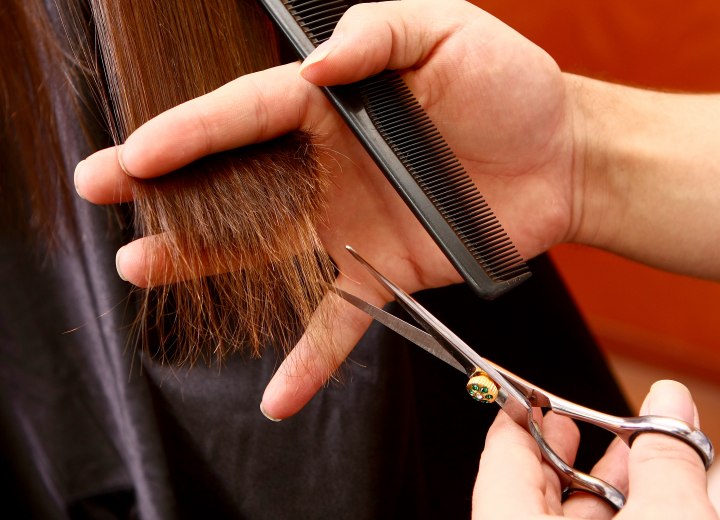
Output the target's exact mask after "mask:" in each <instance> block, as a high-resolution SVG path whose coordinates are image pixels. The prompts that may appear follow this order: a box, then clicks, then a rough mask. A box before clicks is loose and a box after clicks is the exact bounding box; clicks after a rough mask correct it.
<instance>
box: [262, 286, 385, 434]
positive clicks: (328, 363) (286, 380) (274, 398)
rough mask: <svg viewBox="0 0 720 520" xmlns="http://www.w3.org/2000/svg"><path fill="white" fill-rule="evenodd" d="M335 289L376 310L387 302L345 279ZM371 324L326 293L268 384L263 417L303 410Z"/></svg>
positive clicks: (356, 310) (285, 416) (366, 318)
mask: <svg viewBox="0 0 720 520" xmlns="http://www.w3.org/2000/svg"><path fill="white" fill-rule="evenodd" d="M335 285H336V286H337V287H338V288H340V289H343V290H346V291H349V292H352V293H353V294H355V295H356V296H358V297H359V298H362V299H363V300H365V301H367V302H369V303H373V304H375V305H378V306H381V305H383V304H384V303H385V301H386V300H385V299H384V297H383V296H382V295H381V294H380V293H379V292H377V291H376V290H374V289H372V286H371V285H367V284H363V285H359V284H357V283H355V282H353V281H352V280H351V279H350V278H348V277H347V276H344V275H341V276H339V277H338V279H337V280H336V282H335ZM371 321H372V319H371V318H370V317H369V316H368V315H367V314H365V313H364V312H362V311H360V310H359V309H357V308H355V307H354V306H352V305H350V304H349V303H347V302H345V301H344V300H342V299H340V298H339V297H338V296H336V295H334V294H332V293H328V294H327V295H326V297H325V299H324V300H323V302H322V303H321V304H320V306H319V307H318V309H317V311H316V312H315V313H314V315H313V317H312V319H311V320H310V325H309V326H308V329H307V331H306V332H305V334H303V337H302V338H301V339H300V341H299V342H298V344H297V345H296V346H295V348H293V350H292V351H291V352H290V354H288V356H287V358H285V360H284V361H283V362H282V364H281V365H280V367H279V368H278V371H277V372H276V373H275V375H274V376H273V377H272V379H271V380H270V383H268V386H267V388H266V389H265V393H264V394H263V397H262V402H261V403H260V409H261V410H262V412H263V414H265V416H266V417H268V418H269V419H271V420H281V419H285V418H287V417H290V416H291V415H294V414H295V413H297V412H298V411H299V410H300V409H302V407H303V406H305V405H306V404H307V403H308V402H309V401H310V399H312V397H313V396H314V395H315V394H316V393H317V392H318V390H320V388H321V387H322V386H323V385H324V384H325V383H326V381H328V380H329V379H330V377H331V376H332V374H333V373H334V372H335V370H337V368H338V367H339V366H340V364H341V363H342V362H343V360H344V359H345V358H346V357H347V356H348V354H349V353H350V351H352V349H353V348H354V347H355V345H356V344H357V342H358V341H359V340H360V338H361V337H362V336H363V334H364V333H365V331H366V330H367V328H368V327H369V326H370V323H371Z"/></svg>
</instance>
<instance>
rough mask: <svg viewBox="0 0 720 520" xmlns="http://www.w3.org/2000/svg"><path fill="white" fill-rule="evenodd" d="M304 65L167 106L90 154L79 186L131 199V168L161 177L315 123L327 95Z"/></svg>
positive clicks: (101, 198)
mask: <svg viewBox="0 0 720 520" xmlns="http://www.w3.org/2000/svg"><path fill="white" fill-rule="evenodd" d="M297 69H298V64H296V63H294V64H288V65H283V66H280V67H275V68H272V69H268V70H265V71H262V72H257V73H254V74H248V75H245V76H242V77H241V78H238V79H236V80H235V81H232V82H230V83H228V84H227V85H224V86H222V87H220V88H219V89H217V90H215V91H213V92H210V93H209V94H206V95H204V96H201V97H199V98H195V99H192V100H190V101H187V102H186V103H183V104H181V105H178V106H176V107H174V108H171V109H170V110H167V111H166V112H163V113H162V114H160V115H158V116H157V117H155V118H153V119H151V120H150V121H148V122H147V123H145V124H144V125H142V126H141V127H140V128H138V129H137V130H136V131H135V132H133V133H132V134H131V135H130V137H128V139H127V140H126V142H125V144H124V145H123V146H121V147H118V148H113V149H108V150H102V151H101V152H98V153H96V154H93V155H92V156H91V157H89V158H88V159H86V161H85V164H83V166H82V167H81V169H80V172H81V174H80V176H79V178H78V190H79V192H80V193H81V194H82V196H83V197H85V198H86V199H88V200H90V201H91V202H96V201H97V202H108V201H109V202H118V201H120V199H124V200H127V197H128V193H129V191H127V189H126V188H125V187H126V186H127V180H126V179H123V177H124V176H125V175H126V174H130V175H132V176H134V177H140V178H148V177H156V176H159V175H162V174H165V173H168V172H170V171H173V170H176V169H177V168H180V167H181V166H185V165H186V164H188V163H190V162H192V161H194V160H197V159H199V158H201V157H203V156H205V155H208V154H211V153H215V152H220V151H223V150H229V149H232V148H236V147H239V146H243V145H247V144H251V143H255V142H260V141H266V140H268V139H272V138H275V137H278V136H280V135H284V134H286V133H288V132H291V131H293V130H297V129H299V128H301V127H305V125H307V126H314V124H315V123H318V122H319V121H321V120H322V119H323V118H325V117H326V115H327V113H328V105H327V101H326V100H325V98H324V96H323V95H322V93H321V92H320V91H319V90H318V89H316V88H315V87H313V86H312V85H310V84H308V83H307V82H306V81H304V80H303V79H302V78H300V77H299V76H298V74H297ZM111 150H112V151H111ZM116 152H117V153H116ZM121 165H122V167H121Z"/></svg>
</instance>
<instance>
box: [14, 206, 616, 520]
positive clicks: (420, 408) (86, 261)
mask: <svg viewBox="0 0 720 520" xmlns="http://www.w3.org/2000/svg"><path fill="white" fill-rule="evenodd" d="M78 208H79V214H80V216H81V218H82V221H83V223H84V225H85V227H86V231H87V233H86V234H85V235H84V240H82V241H81V243H80V244H77V247H75V248H73V249H72V250H71V251H67V252H66V253H64V254H62V255H60V256H59V257H56V259H55V260H54V262H52V263H50V264H48V263H42V262H40V261H39V260H37V258H36V257H35V256H33V255H32V254H31V253H28V252H23V251H22V248H21V247H19V246H18V244H11V243H7V241H4V242H3V244H2V249H3V250H2V254H1V255H0V258H1V259H2V260H1V261H2V264H0V266H1V267H0V273H1V274H2V287H3V298H2V300H1V301H2V303H1V305H2V307H1V309H0V310H1V312H0V316H1V317H2V318H1V319H2V327H1V328H0V334H1V336H0V349H1V350H0V352H1V355H2V365H1V368H0V377H1V384H2V389H1V390H0V402H1V404H2V407H0V413H1V415H0V421H1V424H0V431H1V432H2V441H3V444H2V454H3V460H4V462H5V464H4V465H3V468H4V471H3V473H4V474H3V477H5V478H6V479H8V482H7V483H6V484H5V485H3V495H6V496H3V500H4V502H5V503H6V504H13V505H14V507H17V508H18V509H17V511H24V513H23V514H21V515H19V516H18V517H38V518H135V517H141V518H197V517H207V518H288V517H291V516H292V517H295V518H328V517H341V518H358V519H361V518H394V517H398V516H400V515H403V516H407V517H413V518H432V517H438V516H439V517H442V518H467V516H468V514H469V507H470V497H471V490H472V485H473V482H474V476H475V473H476V469H477V462H478V458H479V454H480V451H481V449H482V443H483V441H482V439H483V434H484V431H485V430H486V428H487V426H488V424H489V422H490V421H491V420H492V418H493V417H494V415H495V413H496V407H493V406H482V405H480V404H478V403H476V402H475V401H473V400H471V399H470V398H469V397H468V396H467V395H466V394H465V391H464V383H465V380H464V378H463V376H462V375H461V374H459V373H457V372H455V371H454V370H453V369H451V368H450V367H446V366H445V365H444V364H442V363H439V362H437V361H436V360H435V359H434V358H432V357H431V356H429V355H428V354H426V353H424V352H422V351H420V350H419V349H416V348H415V347H412V346H409V345H407V344H406V342H405V341H404V340H402V339H400V338H398V337H397V336H395V335H394V334H393V333H391V332H387V331H385V330H383V329H382V328H381V327H379V326H373V327H372V328H371V329H370V331H369V332H368V334H367V335H366V337H365V338H364V339H363V341H362V342H361V344H360V345H359V346H358V347H357V348H356V349H355V351H354V352H353V353H352V355H351V358H350V360H349V361H348V363H347V364H346V366H345V367H344V369H343V371H342V381H341V382H340V383H333V384H331V385H330V386H329V387H328V388H326V389H324V390H323V391H321V392H320V393H319V394H318V396H317V397H316V398H315V399H314V400H313V401H312V402H311V403H310V405H309V406H308V407H307V408H306V409H305V410H303V411H302V412H301V413H300V414H299V415H298V416H297V417H294V418H292V419H289V420H286V421H284V422H281V423H277V424H276V423H272V422H270V421H268V420H267V419H265V418H264V417H263V416H262V415H261V414H260V412H259V410H258V403H259V401H260V398H261V396H262V391H263V389H264V385H265V384H266V383H267V381H268V380H269V378H270V376H271V374H272V371H273V369H274V367H275V366H276V365H277V362H278V360H277V359H275V358H274V356H273V355H272V353H271V351H269V353H268V355H267V356H265V357H264V358H263V359H262V360H249V359H242V358H240V357H236V358H234V359H231V360H230V362H229V363H228V364H227V365H226V366H224V367H222V368H221V369H219V368H217V367H196V368H193V369H192V370H189V371H188V370H176V369H169V368H167V367H162V366H159V365H157V364H153V363H146V362H145V360H144V359H143V358H142V356H141V355H140V354H139V353H137V352H136V349H135V346H134V345H132V344H128V339H127V332H128V330H129V328H128V327H129V320H130V319H132V313H131V312H129V310H128V309H129V307H128V304H127V302H128V299H127V290H128V288H127V286H126V285H125V284H124V283H122V282H120V281H119V280H118V279H117V278H116V276H115V273H114V268H113V266H114V263H113V254H114V250H115V247H116V246H117V243H118V239H119V237H118V236H117V232H112V229H111V227H110V226H109V224H108V223H109V222H112V221H111V220H108V219H107V216H106V215H104V214H103V211H102V210H98V209H97V208H92V207H90V206H89V205H86V204H85V203H83V202H79V203H78ZM532 267H533V271H534V276H533V278H531V280H530V281H528V282H527V283H525V284H524V285H523V286H521V287H520V288H518V289H516V290H515V291H513V292H511V293H510V294H508V295H506V296H504V297H502V298H501V299H499V300H496V301H494V302H483V301H481V300H478V299H477V298H476V297H475V296H474V295H473V294H472V293H471V292H470V291H469V290H468V289H467V288H466V287H464V286H455V287H449V288H446V289H442V290H435V291H428V292H425V293H422V294H420V295H419V297H420V299H421V300H422V301H423V302H424V303H425V304H426V305H428V307H429V308H430V309H431V310H432V311H433V312H435V313H436V314H437V315H438V316H439V317H440V318H441V319H442V320H443V321H445V322H446V323H447V324H448V325H449V326H450V327H452V328H453V329H454V330H456V331H457V332H458V333H459V334H460V335H461V336H463V337H464V338H465V339H466V340H467V341H468V342H469V343H470V344H472V345H475V346H477V348H479V349H480V351H481V352H482V353H483V354H484V355H486V356H487V357H489V358H491V359H493V360H494V361H496V362H499V363H501V364H503V365H505V366H507V367H508V368H511V369H512V370H514V371H516V372H517V373H519V374H520V375H522V376H525V377H527V378H528V379H531V380H533V381H535V382H537V383H539V384H541V385H543V386H545V387H546V388H548V389H549V390H552V391H555V392H557V393H559V394H561V395H564V396H567V397H570V398H572V399H575V400H578V401H580V402H582V403H584V404H587V405H590V406H594V407H597V408H600V409H603V410H607V411H610V412H614V413H625V412H626V411H627V410H626V408H625V405H624V402H623V399H622V397H621V395H620V393H619V391H618V389H617V387H616V386H615V385H614V384H613V383H612V376H611V374H610V373H609V371H608V369H607V367H606V365H605V363H604V362H603V360H602V358H601V356H600V355H599V353H598V351H597V349H596V347H595V345H594V344H593V342H592V339H591V338H590V336H589V335H588V332H587V330H586V328H585V327H584V325H583V323H582V321H581V319H580V318H579V316H578V314H577V312H576V310H575V308H574V306H573V305H572V302H571V301H570V300H569V298H568V296H567V294H566V292H565V290H564V288H563V286H562V284H561V282H560V280H559V279H558V278H557V276H556V274H555V272H554V270H553V268H552V266H551V265H550V263H549V261H548V260H547V259H544V258H543V259H540V260H537V261H535V262H533V265H532ZM130 308H131V307H130ZM141 367H142V370H141ZM591 431H592V432H593V433H597V430H595V429H592V430H591ZM606 441H607V438H595V437H590V436H589V435H586V436H585V437H584V442H583V449H584V450H585V454H584V456H583V457H584V460H586V461H588V460H592V459H594V458H596V457H597V456H598V455H599V454H600V453H601V451H602V450H603V449H604V445H605V443H606Z"/></svg>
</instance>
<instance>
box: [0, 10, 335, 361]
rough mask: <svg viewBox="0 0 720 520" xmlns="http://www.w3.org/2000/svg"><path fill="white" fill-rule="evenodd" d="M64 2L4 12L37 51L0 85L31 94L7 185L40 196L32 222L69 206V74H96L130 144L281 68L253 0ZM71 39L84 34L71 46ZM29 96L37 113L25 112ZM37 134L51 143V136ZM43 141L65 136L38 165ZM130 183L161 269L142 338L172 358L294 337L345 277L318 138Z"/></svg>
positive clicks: (146, 300)
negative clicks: (59, 113) (245, 80)
mask: <svg viewBox="0 0 720 520" xmlns="http://www.w3.org/2000/svg"><path fill="white" fill-rule="evenodd" d="M55 5H56V6H58V9H59V12H58V13H55V14H54V15H53V13H48V11H47V8H46V6H45V3H44V2H43V1H42V0H11V1H10V4H9V7H6V8H5V11H4V12H3V13H1V14H0V23H1V24H2V27H3V28H4V27H5V25H7V24H8V23H9V22H12V23H15V24H17V21H18V20H21V23H20V25H19V27H21V29H20V30H18V31H16V33H15V34H13V35H12V38H13V40H14V43H15V46H18V45H19V46H26V47H24V49H23V52H24V56H25V57H27V56H28V55H33V59H30V60H26V61H25V62H24V63H11V62H14V61H18V58H16V57H14V56H12V52H11V51H8V52H3V53H2V54H0V60H2V61H0V65H3V66H6V65H8V64H9V63H10V64H11V65H13V66H14V67H15V68H16V69H17V70H24V73H23V76H22V78H23V83H22V84H9V81H8V80H7V78H6V80H5V81H4V84H3V85H2V88H3V94H5V96H11V99H15V98H17V97H18V96H20V97H19V99H21V101H22V104H21V105H20V107H19V108H18V109H17V111H16V112H15V116H16V117H15V119H22V123H23V125H24V126H23V129H24V130H23V132H24V133H23V134H18V135H17V136H16V139H15V141H14V142H11V143H5V142H3V147H5V146H7V147H8V148H13V150H12V151H13V153H14V154H16V155H10V156H11V157H19V158H20V159H18V161H19V162H18V164H17V165H13V166H12V167H11V169H10V172H9V173H11V175H10V177H12V178H11V179H3V183H2V189H3V191H5V190H7V189H11V190H13V189H14V190H16V191H23V190H26V191H27V193H29V194H30V196H29V197H28V198H27V200H26V202H24V203H23V204H24V206H25V207H24V211H25V214H27V213H30V214H31V215H33V226H34V228H35V229H41V228H43V229H46V231H47V229H50V224H51V223H52V222H53V218H52V215H54V214H57V213H63V212H64V213H65V214H68V212H69V211H71V208H72V205H71V204H70V203H68V201H67V199H68V197H69V196H70V195H69V194H70V189H69V187H68V186H67V185H66V184H63V182H62V180H61V179H66V178H69V175H67V173H66V172H65V167H64V166H63V160H62V157H63V153H62V150H61V149H60V147H59V145H58V144H57V143H59V142H60V140H59V137H58V132H57V125H56V124H53V123H52V122H53V121H55V119H54V117H56V115H52V114H51V113H52V103H53V99H55V98H56V97H57V95H58V92H57V89H59V90H60V91H62V92H64V93H66V94H68V95H75V96H76V97H77V95H78V93H79V92H81V89H80V90H79V89H77V88H76V86H74V85H73V78H75V77H78V76H82V77H83V78H84V81H87V82H88V84H90V85H91V87H92V90H93V97H94V99H95V100H96V103H97V106H98V107H99V112H100V113H101V114H102V117H103V120H104V125H105V127H106V129H107V132H108V135H109V136H110V138H111V139H112V142H114V143H117V144H120V143H122V142H123V141H124V140H125V139H126V138H127V136H128V135H129V134H130V133H132V132H133V131H134V130H135V129H137V128H138V127H139V126H140V125H142V124H143V123H144V122H145V121H147V120H148V119H150V118H152V117H154V116H155V115H157V114H159V113H160V112H162V111H164V110H167V109H168V108H170V107H173V106H175V105H178V104H180V103H182V102H184V101H187V100H189V99H191V98H194V97H197V96H200V95H202V94H205V93H207V92H209V91H211V90H213V89H215V88H217V87H219V86H221V85H223V84H225V83H227V82H229V81H231V80H233V79H235V78H237V77H238V76H241V75H244V74H248V73H251V72H255V71H258V70H261V69H265V68H269V67H272V66H275V65H278V64H280V57H279V51H278V44H277V41H276V39H275V36H274V31H273V28H272V25H271V23H270V22H269V20H268V19H267V17H266V16H265V14H264V13H263V12H262V11H261V9H260V7H259V6H258V5H257V3H256V2H255V1H253V0H204V1H203V2H197V1H194V0H178V1H177V2H173V4H172V6H171V7H170V6H168V5H166V3H164V2H129V1H124V0H120V1H118V0H89V1H88V0H85V1H84V2H83V1H80V0H64V1H61V0H58V1H57V2H56V3H55ZM38 12H40V13H42V20H44V22H42V23H41V22H38V21H37V20H39V19H40V18H38V17H37V13H38ZM17 13H20V15H21V16H19V17H16V18H14V20H13V19H12V16H18V15H17ZM53 16H60V17H61V18H63V26H64V27H65V28H66V32H65V33H64V34H58V33H57V31H47V27H49V26H52V24H51V23H50V21H51V20H52V19H53ZM68 34H70V35H75V36H72V37H70V38H69V39H70V42H69V44H68V41H67V40H68ZM77 35H80V36H77ZM0 37H2V38H3V39H7V38H8V35H7V34H5V35H4V36H0ZM63 38H64V39H65V41H64V42H63ZM0 47H1V48H4V49H7V47H6V46H5V45H0ZM68 48H70V49H71V50H72V52H71V53H70V56H68V52H67V49H68ZM63 49H65V50H63ZM55 55H57V56H60V57H62V59H52V56H55ZM23 59H24V58H23ZM48 77H49V78H50V81H48V79H47V78H48ZM48 85H50V86H51V87H49V86H48ZM53 89H56V90H53ZM39 99H40V102H39V101H38V100H39ZM81 102H82V100H79V101H77V102H75V103H74V104H75V106H82V104H81ZM238 102H239V103H240V102H242V100H238ZM31 106H32V107H35V111H33V110H28V111H24V109H25V108H27V107H31ZM38 112H39V113H38ZM78 117H79V116H78ZM5 119H6V120H7V115H6V117H5ZM10 119H12V117H11V118H10ZM41 132H42V133H45V132H48V135H50V136H51V137H52V138H53V139H55V140H54V141H49V142H47V141H44V140H41V139H40V138H39V135H38V134H40V133H41ZM40 142H43V143H44V144H43V146H46V144H45V143H48V144H47V146H48V147H55V148H54V152H53V153H52V154H50V155H49V156H46V157H44V158H43V159H42V164H38V162H37V160H36V158H34V157H35V156H37V147H38V143H40ZM3 152H5V149H4V148H3ZM4 155H5V156H6V157H8V154H7V153H5V154H4ZM23 161H24V162H23ZM48 165H50V166H52V167H51V168H48ZM49 176H52V179H48V178H47V177H49ZM131 182H132V193H133V215H134V216H133V228H134V231H135V233H136V237H154V238H153V243H154V245H155V247H153V248H152V252H150V253H149V257H148V258H147V261H148V263H149V265H150V270H151V271H153V272H156V273H158V272H159V273H160V275H159V277H155V278H154V280H153V283H152V285H151V286H150V287H148V288H146V289H138V296H139V297H138V299H137V300H138V302H139V310H138V322H137V323H138V325H137V332H138V337H139V339H140V342H141V344H142V345H143V346H144V347H145V348H146V349H148V350H149V351H150V353H151V354H152V355H153V356H154V357H155V358H159V359H161V360H163V361H166V362H170V363H173V364H175V365H184V364H187V365H192V364H193V363H195V362H197V361H198V360H204V361H205V362H222V360H224V359H225V358H226V357H227V355H228V354H230V353H232V352H235V351H238V350H241V349H243V348H246V347H247V348H249V350H250V352H251V353H252V354H254V355H259V354H260V353H261V351H262V349H263V347H264V346H266V345H268V344H273V345H276V346H278V347H280V348H281V349H283V350H287V349H289V348H290V347H291V346H292V345H294V343H295V342H296V341H297V339H298V338H299V335H300V334H301V333H302V332H303V330H304V329H305V328H306V326H307V324H308V322H309V320H310V318H311V316H312V315H313V313H314V312H315V311H316V309H317V307H318V305H319V303H320V301H321V300H322V298H323V297H324V295H325V293H326V291H327V284H328V283H329V282H331V281H332V280H333V278H334V271H333V266H332V262H331V260H330V258H329V257H328V255H327V254H326V253H325V252H324V250H323V248H322V244H321V243H320V239H319V236H318V232H317V229H318V226H319V225H321V223H322V218H323V213H324V206H325V203H326V201H325V193H326V191H327V186H328V182H329V181H328V175H327V172H326V171H325V170H323V168H322V167H321V166H320V162H319V160H318V151H317V149H316V147H315V146H314V145H313V142H312V138H311V137H310V136H309V135H307V134H305V133H301V132H297V133H294V134H291V135H289V136H285V137H283V138H280V139H276V140H274V141H271V142H267V143H262V144H258V145H254V146H250V147H245V148H242V149H236V150H231V151H227V152H223V153H219V154H216V155H213V156H209V157H206V158H204V159H201V160H199V161H197V162H195V163H193V164H190V165H188V166H187V167H184V168H181V169H180V170H178V171H175V172H173V173H171V174H168V175H165V176H162V177H159V178H156V179H150V180H138V179H131ZM8 187H9V188H8ZM21 209H22V208H21ZM48 235H49V236H52V235H53V232H52V230H51V231H50V232H49V233H48ZM177 273H182V278H183V279H182V280H181V281H176V277H177ZM205 273H210V274H209V275H207V276H203V275H204V274H205Z"/></svg>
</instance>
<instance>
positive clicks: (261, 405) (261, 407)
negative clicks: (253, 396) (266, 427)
mask: <svg viewBox="0 0 720 520" xmlns="http://www.w3.org/2000/svg"><path fill="white" fill-rule="evenodd" d="M260 412H262V414H263V415H264V416H265V417H267V418H268V419H270V420H271V421H272V422H280V421H281V420H282V419H276V418H275V417H273V416H272V415H270V414H269V413H267V412H266V411H265V407H263V404H262V403H260Z"/></svg>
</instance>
